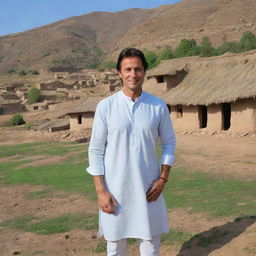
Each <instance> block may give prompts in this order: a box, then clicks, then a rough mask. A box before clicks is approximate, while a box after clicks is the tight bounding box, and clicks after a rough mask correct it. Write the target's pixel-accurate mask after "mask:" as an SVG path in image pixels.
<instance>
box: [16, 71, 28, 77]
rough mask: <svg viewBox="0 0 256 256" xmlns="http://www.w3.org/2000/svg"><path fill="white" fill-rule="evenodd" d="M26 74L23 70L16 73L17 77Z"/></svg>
mask: <svg viewBox="0 0 256 256" xmlns="http://www.w3.org/2000/svg"><path fill="white" fill-rule="evenodd" d="M26 74H27V73H26V71H25V70H20V71H19V72H18V75H19V76H25V75H26Z"/></svg>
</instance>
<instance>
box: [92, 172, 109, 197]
mask: <svg viewBox="0 0 256 256" xmlns="http://www.w3.org/2000/svg"><path fill="white" fill-rule="evenodd" d="M93 180H94V184H95V190H96V192H97V194H98V195H99V194H101V193H104V192H106V190H107V189H106V185H105V178H104V175H95V176H93Z"/></svg>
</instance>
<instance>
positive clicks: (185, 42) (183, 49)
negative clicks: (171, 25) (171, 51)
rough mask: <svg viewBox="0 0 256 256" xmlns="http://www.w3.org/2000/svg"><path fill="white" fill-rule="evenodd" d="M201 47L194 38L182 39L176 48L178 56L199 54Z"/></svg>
mask: <svg viewBox="0 0 256 256" xmlns="http://www.w3.org/2000/svg"><path fill="white" fill-rule="evenodd" d="M199 52H200V48H199V47H198V45H197V43H196V41H195V40H194V39H191V40H189V39H181V40H180V43H179V45H178V47H177V48H176V49H175V56H176V57H177V58H181V57H187V56H194V55H198V54H199Z"/></svg>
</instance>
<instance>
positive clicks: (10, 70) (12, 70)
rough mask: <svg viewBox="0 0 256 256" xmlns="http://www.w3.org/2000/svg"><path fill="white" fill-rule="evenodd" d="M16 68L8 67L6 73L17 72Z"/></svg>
mask: <svg viewBox="0 0 256 256" xmlns="http://www.w3.org/2000/svg"><path fill="white" fill-rule="evenodd" d="M16 72H17V71H16V70H15V69H8V70H7V71H6V73H7V74H16Z"/></svg>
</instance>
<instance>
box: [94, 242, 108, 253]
mask: <svg viewBox="0 0 256 256" xmlns="http://www.w3.org/2000/svg"><path fill="white" fill-rule="evenodd" d="M91 251H92V252H94V253H102V252H106V251H107V243H106V242H99V243H98V244H97V246H96V247H93V248H91Z"/></svg>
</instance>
